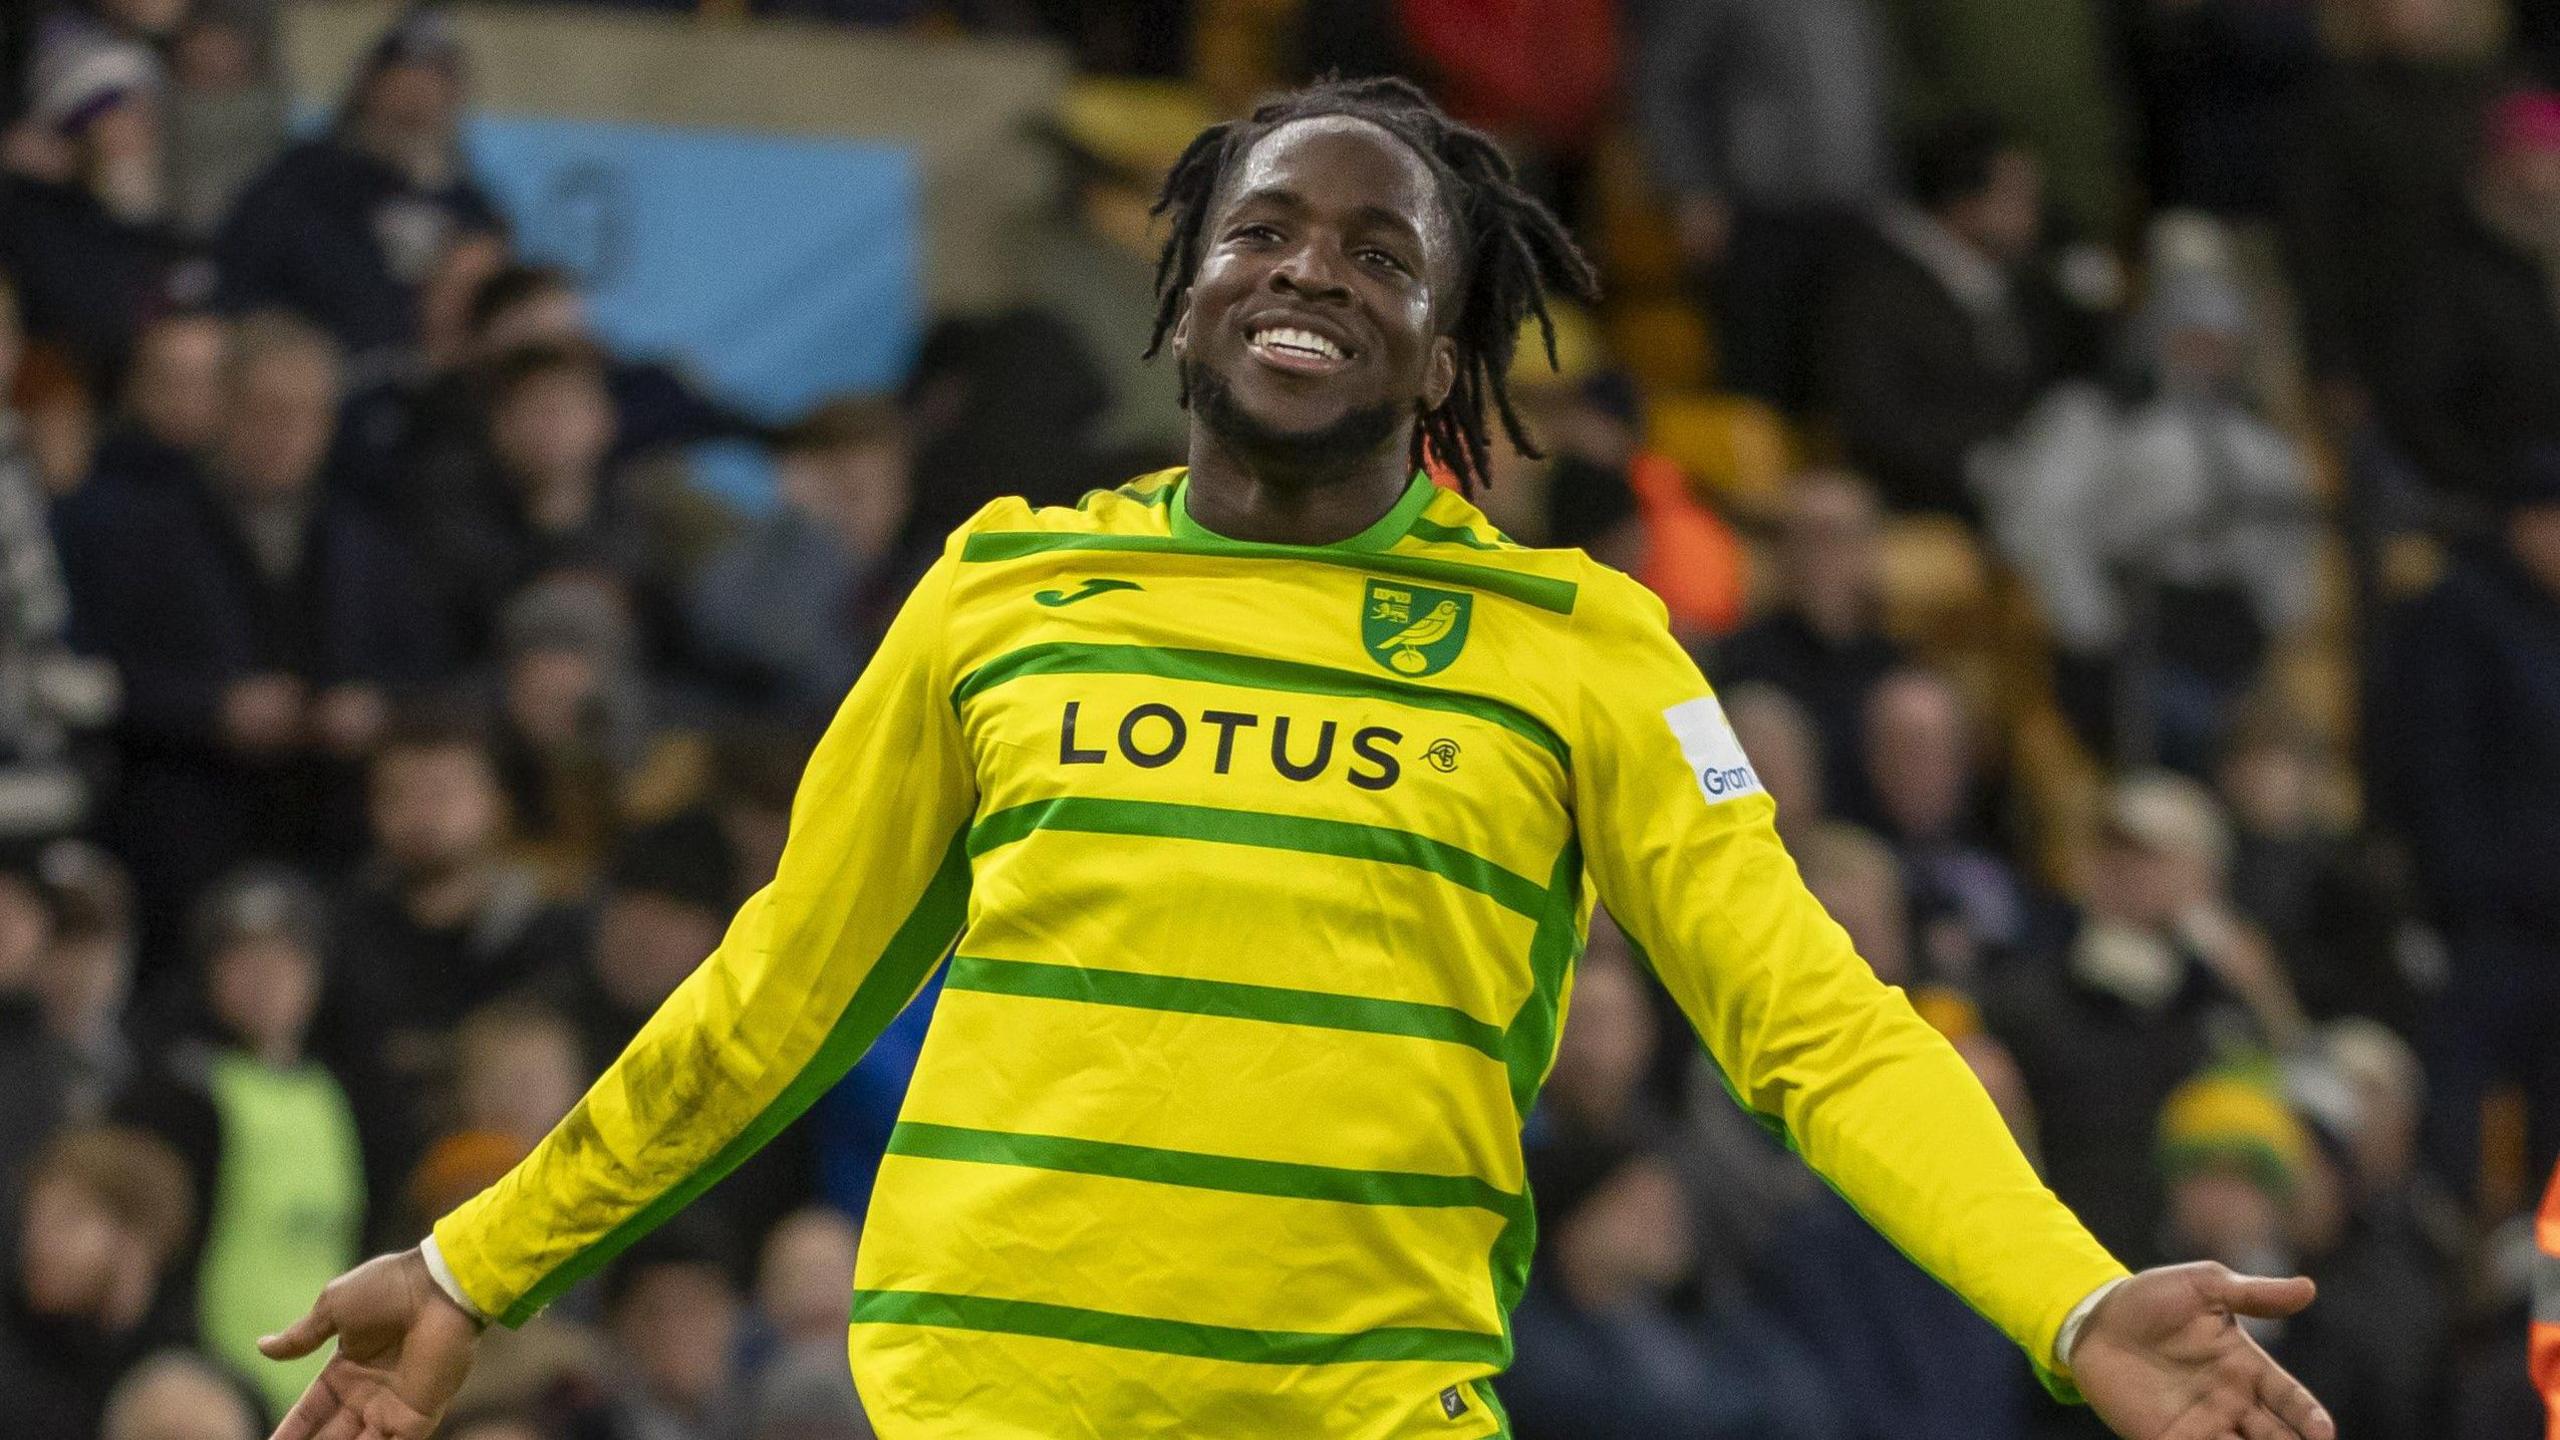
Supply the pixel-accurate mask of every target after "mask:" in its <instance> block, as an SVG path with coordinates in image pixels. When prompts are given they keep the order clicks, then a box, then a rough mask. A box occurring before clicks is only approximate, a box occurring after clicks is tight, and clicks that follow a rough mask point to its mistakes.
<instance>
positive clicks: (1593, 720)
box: [1573, 582, 2330, 1440]
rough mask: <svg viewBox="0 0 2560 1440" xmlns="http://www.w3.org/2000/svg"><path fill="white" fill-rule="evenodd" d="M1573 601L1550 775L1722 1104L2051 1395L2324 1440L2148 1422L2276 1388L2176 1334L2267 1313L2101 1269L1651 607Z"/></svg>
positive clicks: (2116, 1420) (2201, 1433)
mask: <svg viewBox="0 0 2560 1440" xmlns="http://www.w3.org/2000/svg"><path fill="white" fill-rule="evenodd" d="M1584 596H1585V599H1584V602H1583V603H1584V604H1585V605H1587V606H1590V607H1591V609H1590V611H1589V613H1588V615H1587V617H1586V618H1585V619H1584V620H1583V622H1582V623H1583V626H1584V634H1583V643H1581V644H1579V645H1577V646H1576V647H1575V648H1576V658H1577V661H1578V662H1579V663H1580V664H1581V665H1583V666H1584V668H1586V669H1587V670H1588V671H1589V672H1590V674H1589V676H1588V677H1587V678H1586V679H1585V680H1584V682H1583V683H1582V684H1581V685H1580V687H1579V689H1580V692H1581V697H1582V698H1581V701H1580V704H1581V707H1582V715H1581V717H1580V723H1579V724H1578V725H1577V726H1576V729H1575V738H1574V741H1573V767H1574V787H1575V808H1576V813H1577V815H1578V816H1579V817H1580V825H1581V831H1582V843H1583V847H1584V851H1585V853H1586V855H1587V856H1588V857H1589V865H1590V871H1591V875H1592V878H1593V880H1594V881H1595V882H1596V884H1597V886H1598V889H1599V894H1600V899H1601V900H1602V901H1603V902H1604V903H1606V904H1607V905H1608V907H1609V910H1610V913H1611V914H1612V915H1613V916H1615V917H1616V918H1617V920H1618V923H1619V924H1620V926H1621V927H1622V928H1623V929H1624V930H1625V931H1626V933H1627V935H1628V937H1629V938H1630V939H1631V940H1633V941H1635V942H1636V944H1637V945H1638V946H1639V947H1640V948H1641V949H1642V950H1643V951H1644V952H1645V953H1646V954H1647V956H1648V957H1649V959H1650V961H1651V963H1652V964H1653V966H1654V969H1655V973H1656V974H1657V976H1658V977H1659V978H1660V979H1661V980H1662V982H1663V984H1664V986H1665V987H1666V988H1668V989H1669V991H1670V992H1671V995H1672V998H1673V999H1674V1000H1675V1001H1677V1002H1678V1004H1679V1005H1680V1008H1681V1010H1682V1011H1683V1012H1684V1013H1685V1014H1686V1015H1687V1016H1688V1017H1689V1020H1690V1022H1691V1023H1692V1024H1693V1025H1694V1026H1695V1027H1696V1028H1697V1030H1698V1033H1699V1035H1700V1037H1701V1038H1702V1039H1703V1040H1704V1041H1705V1042H1706V1046H1707V1049H1708V1051H1709V1053H1710V1054H1711V1055H1712V1057H1713V1058H1714V1060H1715V1063H1716V1065H1717V1068H1718V1070H1719V1071H1720V1072H1721V1074H1722V1076H1723V1078H1724V1080H1725V1083H1726V1086H1727V1088H1728V1089H1730V1090H1731V1091H1732V1092H1733V1095H1734V1097H1735V1099H1736V1100H1737V1101H1739V1102H1740V1103H1741V1104H1742V1105H1743V1106H1744V1108H1746V1109H1747V1110H1749V1111H1751V1112H1752V1113H1753V1114H1754V1115H1756V1116H1758V1117H1759V1118H1760V1119H1762V1120H1763V1121H1764V1123H1767V1124H1769V1125H1770V1126H1772V1127H1773V1128H1776V1129H1779V1130H1782V1131H1783V1133H1784V1134H1785V1136H1786V1138H1787V1141H1788V1143H1789V1144H1790V1145H1792V1146H1794V1147H1795V1148H1796V1149H1797V1150H1799V1151H1800V1152H1801V1153H1802V1154H1803V1155H1804V1158H1805V1159H1806V1161H1807V1162H1808V1163H1810V1164H1811V1165H1812V1166H1813V1168H1814V1169H1815V1170H1816V1171H1818V1172H1820V1173H1821V1174H1822V1175H1823V1177H1824V1178H1825V1179H1826V1180H1828V1181H1829V1182H1830V1183H1831V1185H1832V1186H1833V1187H1834V1188H1835V1189H1837V1190H1838V1191H1839V1192H1840V1193H1841V1194H1842V1195H1843V1196H1844V1197H1846V1198H1847V1199H1848V1201H1849V1202H1850V1204H1852V1205H1853V1206H1855V1207H1856V1208H1857V1209H1858V1211H1859V1213H1860V1214H1862V1215H1864V1216H1865V1217H1866V1219H1867V1220H1868V1222H1869V1223H1871V1224H1873V1225H1874V1226H1875V1227H1876V1229H1877V1230H1879V1231H1880V1232H1882V1233H1883V1234H1884V1235H1885V1237H1886V1238H1888V1239H1890V1240H1892V1241H1893V1242H1894V1244H1895V1245H1896V1246H1898V1247H1899V1248H1900V1249H1901V1250H1902V1251H1903V1253H1904V1254H1906V1255H1908V1256H1910V1257H1911V1259H1912V1260H1913V1261H1915V1262H1916V1263H1918V1264H1919V1265H1920V1267H1921V1268H1922V1269H1924V1270H1927V1271H1928V1272H1929V1273H1930V1274H1932V1275H1934V1276H1936V1277H1937V1278H1938V1279H1939V1280H1940V1281H1942V1282H1943V1283H1945V1284H1946V1285H1947V1286H1948V1287H1949V1288H1950V1289H1952V1290H1954V1291H1955V1292H1956V1293H1957V1294H1958V1295H1960V1296H1962V1297H1963V1298H1964V1299H1965V1301H1966V1302H1967V1303H1969V1304H1971V1305H1972V1306H1973V1308H1974V1309H1975V1310H1977V1311H1979V1312H1980V1313H1981V1314H1982V1315H1983V1316H1984V1317H1985V1318H1986V1319H1988V1320H1989V1321H1990V1322H1991V1323H1992V1324H1993V1325H1995V1326H1997V1327H1999V1329H2000V1330H2001V1331H2002V1332H2003V1333H2005V1334H2007V1335H2008V1336H2009V1338H2010V1339H2012V1340H2013V1341H2015V1342H2016V1343H2017V1344H2018V1345H2019V1346H2020V1347H2021V1348H2023V1349H2024V1350H2025V1351H2026V1352H2027V1355H2028V1357H2029V1359H2031V1360H2032V1361H2033V1362H2034V1363H2035V1365H2036V1368H2037V1370H2038V1372H2039V1373H2040V1374H2041V1375H2042V1376H2043V1377H2044V1379H2045V1381H2046V1383H2047V1384H2048V1386H2050V1387H2051V1388H2053V1389H2054V1390H2055V1391H2056V1392H2057V1393H2059V1394H2062V1395H2064V1396H2066V1397H2071V1396H2073V1395H2074V1394H2075V1386H2074V1380H2075V1378H2077V1380H2078V1381H2079V1384H2078V1386H2077V1389H2078V1390H2080V1391H2086V1392H2087V1394H2088V1396H2089V1398H2090V1399H2091V1400H2092V1401H2093V1402H2094V1403H2095V1404H2096V1405H2097V1408H2098V1411H2099V1413H2100V1415H2101V1416H2103V1417H2105V1418H2106V1419H2107V1420H2108V1421H2109V1422H2110V1423H2111V1424H2115V1425H2116V1426H2117V1428H2118V1429H2119V1430H2120V1431H2122V1433H2124V1434H2126V1435H2129V1436H2134V1437H2137V1440H2221V1437H2222V1436H2224V1435H2226V1434H2245V1435H2247V1436H2249V1437H2251V1440H2261V1437H2266V1436H2285V1435H2295V1434H2299V1435H2301V1436H2304V1437H2308V1440H2330V1433H2329V1432H2328V1431H2325V1430H2320V1429H2315V1428H2298V1429H2290V1430H2277V1429H2247V1430H2212V1429H2192V1430H2191V1429H2184V1428H2173V1427H2170V1428H2164V1426H2162V1425H2156V1424H2153V1423H2152V1421H2153V1420H2154V1419H2155V1418H2157V1417H2159V1416H2162V1415H2168V1416H2172V1417H2175V1416H2181V1415H2185V1414H2187V1413H2188V1411H2187V1410H2186V1409H2185V1408H2180V1406H2179V1404H2178V1403H2177V1402H2178V1401H2179V1397H2181V1396H2186V1397H2198V1396H2200V1397H2203V1398H2205V1399H2206V1400H2208V1401H2210V1402H2212V1403H2215V1404H2219V1403H2220V1402H2221V1399H2222V1398H2223V1397H2225V1396H2226V1395H2227V1394H2228V1393H2229V1391H2228V1389H2227V1386H2228V1385H2229V1384H2230V1383H2234V1382H2236V1381H2237V1380H2238V1379H2240V1378H2242V1372H2243V1371H2244V1370H2245V1371H2246V1372H2247V1376H2246V1378H2247V1379H2248V1380H2249V1382H2250V1383H2251V1384H2252V1385H2253V1386H2254V1385H2258V1384H2261V1383H2262V1384H2263V1385H2264V1387H2265V1389H2266V1391H2267V1393H2268V1394H2269V1395H2270V1396H2283V1395H2286V1394H2290V1393H2298V1392H2299V1391H2300V1387H2299V1386H2298V1385H2293V1383H2292V1382H2291V1380H2290V1378H2289V1377H2285V1376H2284V1375H2283V1372H2282V1371H2280V1370H2277V1369H2276V1368H2275V1366H2274V1365H2273V1364H2272V1363H2271V1362H2268V1361H2267V1360H2266V1357H2265V1356H2264V1355H2263V1353H2260V1352H2258V1351H2257V1350H2256V1347H2255V1346H2254V1345H2250V1344H2249V1342H2248V1341H2247V1337H2246V1336H2245V1335H2241V1334H2239V1332H2237V1330H2236V1329H2235V1330H2232V1331H2231V1335H2232V1337H2234V1338H2235V1339H2236V1340H2237V1342H2238V1344H2239V1345H2243V1346H2247V1355H2246V1356H2240V1355H2239V1354H2238V1352H2237V1351H2236V1350H2234V1349H2233V1348H2232V1347H2231V1346H2230V1345H2229V1344H2228V1343H2226V1342H2221V1341H2216V1342H2214V1343H2211V1344H2207V1343H2205V1339H2209V1338H2210V1337H2204V1338H2202V1339H2200V1338H2198V1337H2199V1336H2200V1335H2201V1332H2203V1331H2204V1330H2205V1329H2207V1328H2218V1326H2219V1324H2220V1323H2221V1320H2227V1314H2228V1312H2229V1311H2230V1310H2232V1309H2237V1310H2238V1311H2239V1313H2243V1314H2255V1313H2260V1312H2259V1311H2258V1310H2255V1309H2250V1308H2247V1307H2248V1306H2250V1305H2260V1304H2274V1303H2278V1302H2277V1301H2272V1300H2268V1299H2266V1298H2265V1297H2264V1296H2262V1295H2259V1294H2258V1293H2257V1292H2247V1293H2246V1294H2245V1295H2240V1296H2239V1298H2240V1299H2243V1300H2245V1301H2246V1304H2245V1305H2244V1304H2238V1303H2235V1301H2234V1297H2235V1295H2238V1294H2239V1292H2235V1291H2233V1290H2231V1289H2229V1288H2228V1287H2222V1286H2200V1285H2193V1284H2180V1283H2175V1281H2174V1277H2177V1276H2180V1275H2181V1274H2182V1273H2184V1272H2182V1271H2177V1270H2171V1271H2155V1272H2148V1273H2146V1274H2145V1275H2142V1276H2138V1277H2135V1278H2133V1279H2131V1280H2125V1279H2124V1277H2125V1270H2124V1267H2123V1266H2122V1265H2120V1264H2119V1263H2117V1261H2116V1260H2115V1259H2114V1257H2112V1256H2110V1255H2109V1254H2107V1252H2106V1250H2105V1249H2104V1248H2103V1247H2101V1246H2100V1245H2099V1244H2098V1243H2097V1241H2096V1240H2094V1239H2092V1238H2091V1237H2090V1235H2089V1233H2088V1231H2087V1230H2086V1229H2085V1228H2084V1227H2082V1225H2081V1224H2080V1222H2079V1221H2078V1220H2077V1219H2076V1218H2075V1217H2074V1216H2073V1215H2072V1214H2071V1213H2070V1211H2069V1210H2067V1209H2065V1208H2064V1207H2063V1205H2062V1204H2061V1202H2060V1201H2058V1200H2056V1199H2055V1198H2054V1196H2053V1194H2052V1192H2051V1191H2049V1190H2047V1189H2046V1188H2045V1186H2044V1183H2043V1182H2042V1181H2041V1180H2040V1179H2038V1178H2037V1176H2036V1174H2035V1172H2034V1170H2033V1169H2032V1168H2031V1167H2030V1166H2029V1165H2028V1163H2027V1161H2026V1158H2025V1156H2024V1155H2022V1154H2021V1153H2020V1152H2019V1149H2018V1146H2017V1144H2016V1142H2015V1141H2014V1140H2013V1139H2011V1137H2010V1135H2009V1132H2008V1129H2007V1127H2006V1126H2005V1125H2004V1124H2003V1123H2002V1121H2001V1119H2000V1116H1999V1114H1998V1112H1997V1111H1996V1110H1994V1109H1993V1107H1992V1105H1991V1101H1990V1098H1989V1097H1988V1096H1986V1095H1985V1094H1984V1093H1983V1090H1982V1087H1981V1085H1980V1084H1979V1083H1978V1082H1977V1081H1976V1080H1975V1079H1974V1078H1973V1074H1972V1072H1971V1071H1970V1070H1969V1069H1968V1068H1967V1067H1966V1065H1965V1063H1964V1061H1963V1060H1962V1059H1961V1058H1960V1057H1959V1056H1958V1055H1957V1054H1956V1053H1955V1050H1954V1048H1953V1047H1951V1046H1949V1045H1948V1044H1947V1043H1946V1041H1945V1040H1943V1039H1942V1038H1941V1037H1940V1036H1939V1035H1938V1033H1937V1032H1936V1031H1934V1030H1932V1029H1930V1028H1929V1026H1928V1025H1927V1024H1926V1023H1925V1022H1923V1021H1922V1020H1921V1019H1920V1017H1919V1016H1918V1015H1917V1014H1915V1013H1914V1012H1913V1010H1912V1008H1911V1005H1910V1003H1909V1002H1908V1001H1907V1000H1906V999H1905V998H1904V997H1903V995H1902V993H1901V992H1900V991H1899V990H1896V989H1893V988H1890V987H1887V986H1885V985H1884V984H1882V983H1881V982H1879V981H1878V980H1877V979H1876V977H1875V975H1874V973H1873V972H1872V971H1871V970H1869V969H1868V968H1867V966H1866V964H1865V962H1864V961H1862V960H1860V959H1859V958H1858V956H1857V954H1856V952H1855V951H1854V950H1853V949H1852V948H1851V946H1850V943H1849V938H1848V936H1847V934H1846V933H1845V932H1844V931H1842V930H1841V928H1840V927H1839V926H1838V925H1837V924H1835V923H1834V922H1833V921H1832V919H1831V917H1830V916H1829V915H1828V914H1826V913H1824V911H1823V909H1822V906H1821V904H1820V903H1819V902H1817V901H1816V900H1815V899H1814V898H1813V896H1812V894H1811V893H1810V892H1808V891H1807V890H1806V889H1805V887H1804V882H1803V880H1802V879H1801V878H1800V877H1799V876H1798V875H1797V873H1796V868H1795V864H1794V862H1793V861H1792V860H1790V859H1789V858H1788V856H1787V853H1786V850H1785V847H1784V846H1783V845H1781V844H1780V843H1779V840H1778V837H1777V832H1776V829H1775V827H1774V825H1773V823H1772V821H1773V817H1774V814H1775V806H1774V805H1773V804H1772V803H1771V801H1770V799H1769V797H1768V795H1767V794H1766V793H1765V792H1764V791H1763V790H1762V789H1761V787H1760V785H1759V782H1758V779H1757V777H1756V776H1755V775H1754V774H1753V773H1752V771H1751V768H1750V762H1749V759H1748V757H1747V756H1745V755H1744V754H1743V753H1742V748H1741V746H1740V744H1739V743H1738V742H1737V741H1736V740H1735V739H1734V738H1733V732H1732V730H1731V728H1730V727H1729V726H1728V725H1726V723H1725V721H1724V716H1723V712H1722V711H1721V709H1720V708H1718V706H1717V705H1716V702H1715V700H1714V698H1713V696H1712V695H1711V694H1710V693H1709V691H1708V688H1707V684H1706V681H1705V680H1704V679H1703V678H1701V677H1700V676H1699V674H1698V672H1697V669H1696V667H1695V666H1694V665H1692V664H1691V663H1690V662H1689V660H1688V657H1687V656H1685V655H1683V654H1682V653H1681V652H1680V650H1679V648H1678V646H1676V645H1675V644H1674V643H1673V642H1672V641H1671V638H1670V636H1669V634H1668V632H1667V631H1666V630H1665V629H1664V628H1663V619H1662V612H1661V607H1660V605H1659V604H1658V603H1657V602H1654V601H1653V600H1652V599H1651V597H1650V596H1646V595H1643V594H1642V593H1641V592H1640V591H1637V590H1636V589H1635V587H1634V586H1633V585H1632V584H1630V583H1623V582H1620V583H1611V584H1607V585H1594V586H1590V587H1586V589H1585V591H1584ZM2189 1268H2190V1269H2192V1267H2189ZM2120 1280H2122V1281H2124V1283H2123V1284H2121V1285H2118V1286H2117V1287H2116V1288H2115V1289H2114V1290H2113V1291H2112V1292H2111V1293H2109V1294H2107V1295H2106V1296H2105V1298H2104V1299H2103V1300H2099V1301H2097V1302H2096V1303H2095V1304H2094V1305H2090V1304H2089V1302H2091V1301H2092V1298H2093V1297H2095V1296H2097V1295H2098V1294H2099V1292H2100V1291H2101V1290H2102V1289H2104V1288H2105V1287H2107V1286H2108V1285H2110V1284H2112V1283H2114V1282H2117V1281H2120ZM2304 1288H2305V1289H2306V1290H2307V1288H2308V1287H2307V1285H2306V1286H2305V1287H2304ZM2286 1293H2287V1294H2290V1292H2286ZM2299 1303H2307V1295H2306V1297H2305V1299H2304V1301H2301V1302H2296V1308H2298V1306H2299ZM2215 1305H2221V1306H2223V1307H2224V1309H2223V1310H2222V1311H2216V1310H2214V1308H2213V1307H2214V1306H2215ZM2084 1306H2086V1307H2087V1308H2086V1309H2085V1311H2084ZM2075 1312H2081V1313H2080V1320H2081V1323H2080V1324H2078V1325H2077V1326H2075V1327H2073V1333H2072V1335H2071V1336H2070V1339H2071V1341H2072V1342H2073V1346H2072V1347H2071V1348H2074V1349H2075V1350H2076V1353H2077V1354H2079V1355H2084V1356H2092V1357H2097V1356H2100V1355H2103V1357H2104V1358H2103V1359H2101V1360H2100V1362H2099V1363H2098V1364H2097V1365H2096V1366H2095V1367H2094V1368H2089V1367H2084V1366H2081V1365H2078V1364H2075V1363H2074V1356H2073V1354H2070V1353H2065V1351H2066V1347H2065V1346H2064V1345H2063V1344H2062V1341H2063V1339H2064V1335H2063V1331H2064V1329H2065V1322H2066V1320H2069V1319H2071V1318H2073V1317H2074V1315H2075ZM2217 1316H2219V1317H2220V1320H2217V1319H2216V1317H2217ZM2092 1347H2099V1348H2097V1349H2093V1348H2092ZM2244 1362H2245V1363H2244ZM2217 1367H2219V1368H2217ZM2288 1387H2289V1389H2288ZM2301 1400H2302V1403H2303V1404H2304V1405H2308V1404H2309V1396H2308V1395H2302V1396H2301ZM2313 1408H2315V1409H2316V1407H2313ZM2274 1413H2276V1412H2270V1418H2271V1419H2272V1416H2273V1414H2274ZM2180 1423H2183V1422H2180ZM2305 1423H2306V1424H2309V1423H2312V1422H2309V1421H2306V1422H2305ZM2318 1423H2325V1420H2323V1421H2321V1422H2318Z"/></svg>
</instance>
